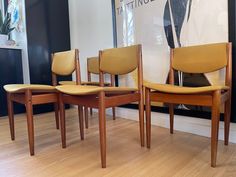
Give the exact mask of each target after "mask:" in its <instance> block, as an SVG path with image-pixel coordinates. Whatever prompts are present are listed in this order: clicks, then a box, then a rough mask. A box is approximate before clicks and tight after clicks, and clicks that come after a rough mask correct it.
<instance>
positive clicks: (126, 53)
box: [99, 45, 140, 75]
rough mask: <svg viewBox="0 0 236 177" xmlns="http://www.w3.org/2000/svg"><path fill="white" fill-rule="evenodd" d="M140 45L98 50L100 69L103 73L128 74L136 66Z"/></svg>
mask: <svg viewBox="0 0 236 177" xmlns="http://www.w3.org/2000/svg"><path fill="white" fill-rule="evenodd" d="M139 50H140V45H133V46H129V47H122V48H113V49H107V50H103V51H101V52H100V56H99V57H100V70H101V71H102V72H104V73H109V74H114V75H122V74H128V73H130V72H132V71H133V70H135V69H136V68H137V67H138V60H139V58H140V53H139Z"/></svg>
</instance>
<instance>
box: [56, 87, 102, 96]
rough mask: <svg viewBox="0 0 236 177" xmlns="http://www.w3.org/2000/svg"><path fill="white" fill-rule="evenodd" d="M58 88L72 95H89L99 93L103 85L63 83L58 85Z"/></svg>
mask: <svg viewBox="0 0 236 177" xmlns="http://www.w3.org/2000/svg"><path fill="white" fill-rule="evenodd" d="M56 89H57V90H58V91H60V92H62V93H65V94H70V95H88V94H95V93H98V92H99V91H101V90H103V87H98V86H87V85H86V86H83V85H61V86H57V87H56Z"/></svg>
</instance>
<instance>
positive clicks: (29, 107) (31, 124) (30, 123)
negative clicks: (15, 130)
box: [25, 90, 34, 155]
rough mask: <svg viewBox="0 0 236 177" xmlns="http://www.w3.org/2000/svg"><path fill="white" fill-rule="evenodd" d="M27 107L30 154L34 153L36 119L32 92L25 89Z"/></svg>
mask: <svg viewBox="0 0 236 177" xmlns="http://www.w3.org/2000/svg"><path fill="white" fill-rule="evenodd" d="M25 107H26V114H27V126H28V137H29V148H30V155H34V122H33V121H34V120H33V105H32V92H31V91H30V90H26V91H25Z"/></svg>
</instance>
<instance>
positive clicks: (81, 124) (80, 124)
mask: <svg viewBox="0 0 236 177" xmlns="http://www.w3.org/2000/svg"><path fill="white" fill-rule="evenodd" d="M78 113H79V128H80V138H81V140H84V118H83V107H82V106H78Z"/></svg>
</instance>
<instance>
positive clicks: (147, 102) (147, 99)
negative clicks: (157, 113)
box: [145, 88, 151, 148]
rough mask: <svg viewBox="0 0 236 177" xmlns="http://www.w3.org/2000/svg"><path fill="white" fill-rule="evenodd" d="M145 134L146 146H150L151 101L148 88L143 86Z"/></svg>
mask: <svg viewBox="0 0 236 177" xmlns="http://www.w3.org/2000/svg"><path fill="white" fill-rule="evenodd" d="M145 110H146V111H145V112H146V136H147V148H151V103H150V89H148V88H145Z"/></svg>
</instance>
